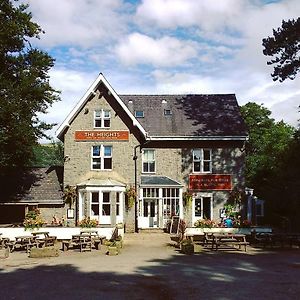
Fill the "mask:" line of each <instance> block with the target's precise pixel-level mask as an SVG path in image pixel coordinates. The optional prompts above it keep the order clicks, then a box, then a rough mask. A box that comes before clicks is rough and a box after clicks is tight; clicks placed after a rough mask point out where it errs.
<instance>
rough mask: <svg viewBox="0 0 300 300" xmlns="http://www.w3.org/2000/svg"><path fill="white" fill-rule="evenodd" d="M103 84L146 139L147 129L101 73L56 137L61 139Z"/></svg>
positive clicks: (59, 129) (63, 123) (61, 126)
mask: <svg viewBox="0 0 300 300" xmlns="http://www.w3.org/2000/svg"><path fill="white" fill-rule="evenodd" d="M101 82H102V83H103V84H104V85H105V86H106V88H107V89H108V91H109V92H110V93H111V94H112V95H113V96H114V98H115V99H116V100H117V102H118V103H119V104H120V105H121V107H122V108H123V110H124V111H125V112H126V113H127V115H128V116H129V117H130V119H131V120H132V123H133V125H134V126H136V127H138V129H139V130H140V131H141V133H142V134H143V136H144V137H145V138H146V136H147V133H146V131H145V129H144V128H143V127H142V126H141V124H140V123H139V122H138V121H137V120H136V118H135V117H134V116H133V114H132V113H131V112H130V110H129V109H128V108H127V106H126V105H125V104H124V102H123V101H122V100H121V98H120V97H119V96H118V94H117V93H116V92H115V90H114V89H113V88H112V86H111V85H110V84H109V82H108V81H107V80H106V78H105V77H104V75H103V74H102V73H100V74H99V75H98V77H97V78H96V80H95V81H94V82H93V83H92V85H91V86H90V87H89V89H88V90H87V91H86V92H85V94H84V95H83V97H82V98H81V99H80V100H79V102H78V103H77V104H76V106H75V107H74V108H73V109H72V111H71V112H70V113H69V115H68V116H67V117H66V119H65V120H64V121H63V122H62V123H61V124H60V126H59V127H58V129H57V130H56V132H55V133H56V136H57V137H58V138H60V137H61V136H62V134H63V133H64V131H65V129H66V128H68V127H70V124H71V123H72V121H73V120H74V118H75V116H76V115H77V114H78V112H79V111H80V110H81V109H82V108H83V107H84V105H85V104H86V102H87V100H88V98H89V97H90V96H91V95H94V94H95V91H96V89H97V86H98V85H99V84H100V83H101Z"/></svg>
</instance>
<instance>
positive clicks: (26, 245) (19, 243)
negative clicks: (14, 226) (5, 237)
mask: <svg viewBox="0 0 300 300" xmlns="http://www.w3.org/2000/svg"><path fill="white" fill-rule="evenodd" d="M38 245H39V243H38V242H37V241H36V237H35V236H32V235H23V236H16V237H15V241H9V242H8V243H7V246H8V248H9V250H10V252H13V251H14V250H16V249H20V250H26V252H27V253H29V252H30V250H31V248H33V247H36V248H37V247H38Z"/></svg>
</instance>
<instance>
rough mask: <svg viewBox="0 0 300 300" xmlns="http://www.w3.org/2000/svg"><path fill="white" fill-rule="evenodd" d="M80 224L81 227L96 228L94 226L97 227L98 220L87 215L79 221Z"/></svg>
mask: <svg viewBox="0 0 300 300" xmlns="http://www.w3.org/2000/svg"><path fill="white" fill-rule="evenodd" d="M78 224H79V226H80V227H81V228H94V227H97V225H98V221H97V220H93V219H91V218H90V217H85V218H84V219H82V220H81V221H79V223H78Z"/></svg>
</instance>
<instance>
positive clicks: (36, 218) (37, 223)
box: [23, 208, 45, 230]
mask: <svg viewBox="0 0 300 300" xmlns="http://www.w3.org/2000/svg"><path fill="white" fill-rule="evenodd" d="M43 224H45V221H44V220H43V218H42V217H41V213H40V210H39V209H37V208H36V209H34V210H30V211H29V212H28V213H27V214H26V216H25V219H24V222H23V225H24V227H25V230H27V229H29V230H30V229H38V228H40V227H42V226H43Z"/></svg>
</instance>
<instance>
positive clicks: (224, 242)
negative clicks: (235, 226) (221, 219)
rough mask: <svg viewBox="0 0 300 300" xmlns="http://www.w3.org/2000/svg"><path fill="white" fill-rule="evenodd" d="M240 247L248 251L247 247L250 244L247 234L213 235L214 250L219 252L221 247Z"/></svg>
mask: <svg viewBox="0 0 300 300" xmlns="http://www.w3.org/2000/svg"><path fill="white" fill-rule="evenodd" d="M236 245H237V246H238V247H239V249H241V246H244V247H245V251H247V246H248V245H249V243H248V242H247V241H246V235H245V234H235V233H233V234H231V233H224V234H222V233H213V234H212V250H213V249H214V248H215V250H216V251H217V250H218V249H219V247H222V246H225V247H234V248H235V246H236Z"/></svg>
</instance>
